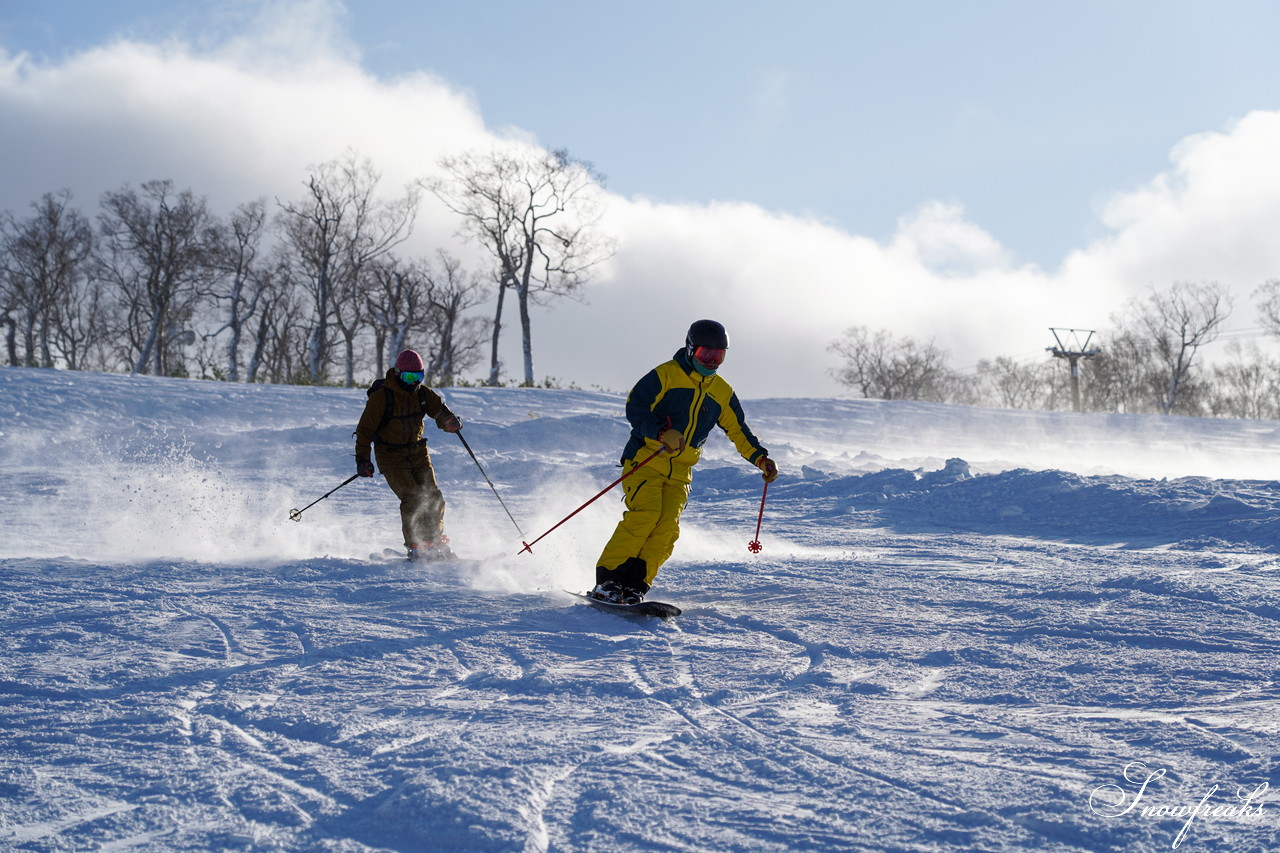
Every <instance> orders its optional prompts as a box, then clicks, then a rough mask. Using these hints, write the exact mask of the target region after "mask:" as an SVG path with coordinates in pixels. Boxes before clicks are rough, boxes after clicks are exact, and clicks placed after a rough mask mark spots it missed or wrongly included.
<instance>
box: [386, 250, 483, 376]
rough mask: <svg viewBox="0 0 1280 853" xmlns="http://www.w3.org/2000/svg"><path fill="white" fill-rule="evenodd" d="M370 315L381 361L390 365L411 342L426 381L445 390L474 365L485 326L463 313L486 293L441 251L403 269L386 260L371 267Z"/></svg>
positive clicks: (400, 265)
mask: <svg viewBox="0 0 1280 853" xmlns="http://www.w3.org/2000/svg"><path fill="white" fill-rule="evenodd" d="M369 275H370V278H371V279H372V282H373V284H372V286H371V288H370V290H369V292H368V294H367V298H368V308H367V310H368V314H369V316H370V318H371V319H372V321H373V324H374V335H375V339H376V341H377V346H378V373H379V374H381V373H382V372H383V369H384V364H385V363H386V362H384V360H383V358H384V355H385V357H386V360H387V362H389V361H391V360H394V358H395V356H396V353H398V352H400V351H401V350H403V349H405V348H406V347H407V346H408V345H409V342H410V340H414V341H415V346H417V347H418V348H420V349H421V350H423V352H424V353H425V354H426V372H427V377H428V381H429V382H430V383H431V384H433V385H449V384H452V383H453V381H454V377H455V376H456V374H457V371H459V370H464V369H466V368H468V367H470V366H472V365H473V364H475V362H476V360H477V358H478V352H479V348H480V345H481V343H482V342H483V337H484V332H485V331H486V330H487V325H486V324H485V322H484V321H482V320H480V319H479V318H469V317H464V316H463V315H464V313H465V312H466V311H467V310H468V309H470V308H474V307H475V306H477V305H480V304H481V303H483V302H484V299H485V289H484V287H483V285H482V284H481V283H480V281H479V279H478V277H477V276H474V275H467V273H466V271H465V270H464V269H463V268H462V263H461V262H460V261H459V260H458V259H457V258H455V257H453V256H452V255H450V254H449V253H448V252H445V251H444V250H440V251H438V252H437V253H436V257H435V258H434V259H432V260H422V261H416V262H413V263H408V264H406V263H402V262H400V261H398V260H396V259H395V258H391V257H390V256H388V257H386V258H382V259H380V260H379V261H378V262H377V263H375V264H372V265H370V267H369Z"/></svg>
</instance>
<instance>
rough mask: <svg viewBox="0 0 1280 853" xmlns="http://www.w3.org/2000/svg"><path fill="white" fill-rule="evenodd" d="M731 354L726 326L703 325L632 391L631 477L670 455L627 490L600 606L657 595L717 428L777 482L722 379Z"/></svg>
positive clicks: (600, 585)
mask: <svg viewBox="0 0 1280 853" xmlns="http://www.w3.org/2000/svg"><path fill="white" fill-rule="evenodd" d="M728 348H729V335H728V333H727V332H725V329H724V326H722V325H720V324H719V323H717V322H716V321H715V320H699V321H697V322H696V323H694V324H693V325H692V326H690V327H689V333H688V334H687V335H686V336H685V345H684V348H683V349H681V350H679V351H677V352H676V354H675V355H674V356H673V357H672V359H671V360H670V361H668V362H665V363H664V364H660V365H658V366H657V367H655V368H654V369H653V370H651V371H649V372H648V373H647V374H645V375H644V376H643V377H642V378H641V379H640V381H639V382H637V383H636V385H635V387H634V388H632V389H631V393H630V395H628V397H627V420H628V421H630V422H631V440H630V441H629V442H628V443H627V446H626V448H625V449H624V450H623V451H622V467H623V468H624V469H625V470H626V471H628V472H630V471H633V470H635V469H636V466H637V464H638V463H639V462H643V461H644V460H645V459H647V458H649V457H650V456H651V455H652V454H653V453H654V452H656V451H662V452H663V455H661V456H659V457H657V458H656V459H654V460H653V461H652V462H650V463H648V464H647V465H645V466H644V467H643V468H640V469H639V470H638V471H635V473H634V474H629V475H628V476H627V479H626V480H625V481H624V482H623V492H624V495H625V497H624V501H625V506H626V511H625V512H624V513H623V514H622V520H621V521H620V522H618V526H617V528H616V529H615V530H614V532H613V536H612V537H611V538H610V539H609V542H608V544H606V545H605V546H604V552H603V553H601V555H600V559H599V560H598V561H597V564H596V587H595V589H593V590H592V591H591V595H593V596H595V597H596V598H602V599H605V600H607V601H613V602H619V603H624V604H634V603H636V602H638V601H640V600H642V599H643V598H644V595H645V593H647V592H648V591H649V587H650V586H651V585H652V584H653V579H654V577H655V576H656V575H657V573H658V569H659V568H660V567H661V566H662V564H663V563H665V562H666V561H667V559H668V558H669V557H670V556H671V552H672V551H673V550H674V548H675V543H676V539H677V538H678V537H679V536H680V514H681V513H682V512H683V511H684V506H685V502H686V501H687V500H688V498H689V485H690V483H692V481H693V466H694V465H696V464H697V463H698V460H699V458H701V456H702V445H703V443H704V442H706V440H707V436H708V435H709V434H710V432H711V428H712V427H713V426H718V427H720V429H722V430H724V431H725V433H727V434H728V436H729V438H730V440H732V441H733V444H734V447H736V448H737V450H738V453H740V454H741V455H742V458H744V459H746V460H747V461H748V462H750V463H752V464H753V465H755V466H756V467H758V468H759V469H760V470H761V471H762V472H764V479H765V481H766V482H770V483H771V482H773V481H774V480H775V479H777V477H778V466H777V465H775V464H774V462H773V460H772V459H770V458H769V451H768V450H766V449H765V448H764V446H763V445H761V444H760V441H759V440H758V439H757V438H756V437H755V435H754V434H753V433H752V432H751V430H750V428H748V427H747V421H746V417H745V416H744V415H743V412H742V405H741V404H740V403H739V402H738V395H737V394H735V393H734V392H733V388H732V387H730V385H729V383H728V382H726V381H725V380H724V379H723V378H722V377H721V376H719V375H717V373H716V371H717V370H718V369H719V367H720V365H721V363H722V362H723V361H724V357H725V351H726V350H727V349H728Z"/></svg>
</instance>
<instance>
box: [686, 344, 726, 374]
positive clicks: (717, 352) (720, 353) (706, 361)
mask: <svg viewBox="0 0 1280 853" xmlns="http://www.w3.org/2000/svg"><path fill="white" fill-rule="evenodd" d="M724 353H725V351H724V350H723V349H718V348H716V347H694V348H693V357H694V359H695V360H697V362H698V363H699V364H701V365H702V366H703V367H708V368H711V369H713V370H714V369H715V368H717V367H719V366H720V365H722V364H724Z"/></svg>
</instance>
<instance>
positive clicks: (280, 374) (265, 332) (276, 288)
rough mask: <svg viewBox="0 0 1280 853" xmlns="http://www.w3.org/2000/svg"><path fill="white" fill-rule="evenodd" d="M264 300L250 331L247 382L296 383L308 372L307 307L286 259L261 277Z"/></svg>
mask: <svg viewBox="0 0 1280 853" xmlns="http://www.w3.org/2000/svg"><path fill="white" fill-rule="evenodd" d="M261 284H262V289H263V298H262V302H261V303H260V306H259V310H258V312H257V314H256V315H255V316H254V319H253V322H252V323H250V325H249V327H248V332H249V337H250V338H251V339H252V342H253V344H252V346H251V347H250V352H249V362H248V365H247V369H246V371H245V378H246V380H247V381H249V382H259V381H263V380H265V381H270V382H295V381H297V380H298V379H299V378H305V377H306V376H307V371H306V369H305V367H303V365H305V364H306V358H305V353H306V349H307V338H308V336H307V332H306V328H305V326H306V320H305V317H306V316H307V311H306V307H305V306H304V305H303V304H302V303H303V299H302V296H301V293H300V290H301V289H300V288H299V287H298V286H297V285H296V283H295V281H294V279H293V268H292V266H291V265H290V264H289V263H288V262H287V261H285V260H284V259H283V258H277V259H276V261H275V263H273V264H271V265H270V266H268V267H267V268H266V269H265V270H263V271H262V273H261Z"/></svg>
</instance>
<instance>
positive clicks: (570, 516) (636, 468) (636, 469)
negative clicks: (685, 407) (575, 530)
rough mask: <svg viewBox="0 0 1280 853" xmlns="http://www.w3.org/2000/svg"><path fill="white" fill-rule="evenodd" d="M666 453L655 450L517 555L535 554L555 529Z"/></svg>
mask: <svg viewBox="0 0 1280 853" xmlns="http://www.w3.org/2000/svg"><path fill="white" fill-rule="evenodd" d="M665 452H666V448H665V447H663V448H659V449H658V450H655V451H654V452H653V454H652V455H651V456H649V458H647V459H645V460H644V461H643V462H641V463H640V464H639V465H637V466H636V467H634V468H632V469H631V470H630V471H628V472H627V473H625V474H623V475H622V476H621V477H619V478H618V479H616V480H614V481H613V482H612V483H610V484H609V485H607V486H605V487H604V488H603V489H601V490H600V492H599V494H597V495H596V496H595V497H594V498H592V499H591V500H589V501H587V502H586V503H584V504H583V505H582V506H580V507H578V508H577V509H575V510H574V511H573V512H571V513H569V514H568V515H566V516H565V517H564V518H562V519H560V520H559V521H558V522H556V525H555V527H552V528H551V530H548V531H547V532H546V533H544V534H542V535H541V536H539V537H538V538H537V539H535V540H533V541H532V542H523V541H522V542H521V543H520V544H521V545H523V546H524V547H523V548H521V549H520V550H519V551H518V552H517V553H520V554H523V553H524V552H525V551H528V552H529V553H530V554H532V553H533V546H534V545H537V544H538V543H539V542H540V541H542V540H543V539H544V538H546V537H547V536H548V535H550V534H551V531H552V530H555V529H556V527H559V526H560V525H561V524H564V523H565V522H566V521H568V520H569V519H571V518H573V517H574V516H575V515H577V514H578V513H580V512H582V511H583V510H584V509H586V508H587V507H589V506H591V504H593V503H595V502H596V500H597V499H599V498H601V497H603V496H604V493H605V492H607V491H609V490H610V489H612V488H613V487H614V486H616V485H618V484H619V483H621V482H622V481H623V480H625V479H627V478H628V477H630V476H631V475H632V474H634V473H635V472H637V471H639V470H640V469H641V468H643V467H644V466H646V465H648V464H649V463H650V462H652V461H653V460H654V459H655V458H656V457H657V456H658V455H659V454H661V453H665Z"/></svg>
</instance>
